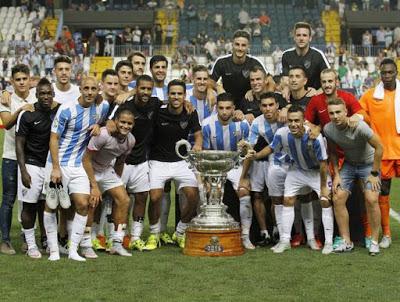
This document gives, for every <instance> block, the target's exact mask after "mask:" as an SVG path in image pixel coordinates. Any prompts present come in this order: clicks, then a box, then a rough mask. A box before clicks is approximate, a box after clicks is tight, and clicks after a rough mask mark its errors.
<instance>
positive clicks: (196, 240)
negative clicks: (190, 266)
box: [183, 228, 244, 257]
mask: <svg viewBox="0 0 400 302" xmlns="http://www.w3.org/2000/svg"><path fill="white" fill-rule="evenodd" d="M183 253H184V254H185V255H189V256H203V257H204V256H206V257H224V256H240V255H243V254H244V248H243V246H242V240H241V238H240V229H234V230H217V229H216V230H198V229H191V228H188V229H187V230H186V241H185V248H184V249H183Z"/></svg>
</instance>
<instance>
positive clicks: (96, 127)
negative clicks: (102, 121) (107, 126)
mask: <svg viewBox="0 0 400 302" xmlns="http://www.w3.org/2000/svg"><path fill="white" fill-rule="evenodd" d="M89 131H90V135H91V136H98V135H100V125H98V124H94V125H92V126H90V127H89Z"/></svg>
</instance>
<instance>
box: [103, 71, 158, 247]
mask: <svg viewBox="0 0 400 302" xmlns="http://www.w3.org/2000/svg"><path fill="white" fill-rule="evenodd" d="M153 86H154V82H153V79H152V78H151V77H150V76H148V75H141V76H140V77H138V78H137V81H136V90H137V92H136V94H135V97H134V99H132V100H128V101H126V102H125V103H124V104H123V105H121V107H120V108H124V109H127V110H129V111H130V112H132V114H133V115H134V116H135V127H133V129H132V134H133V136H134V137H135V140H136V143H135V146H134V147H133V149H132V151H131V153H130V154H129V155H128V156H127V157H126V159H125V166H124V171H123V173H122V177H121V178H122V181H123V183H124V184H125V185H126V189H127V191H128V193H129V194H131V195H132V194H133V196H134V199H135V203H134V207H133V212H132V220H133V222H132V225H131V230H130V237H131V238H130V244H129V247H130V248H131V249H137V250H139V251H142V250H143V248H144V246H145V243H144V241H143V240H142V239H141V236H142V233H143V228H144V216H145V210H146V200H147V196H148V192H149V190H150V183H149V164H148V153H149V145H150V139H151V137H152V132H153V119H154V117H155V115H156V112H157V110H158V109H159V107H160V106H161V104H162V102H161V101H160V100H159V99H158V98H156V97H151V92H152V90H153ZM117 108H118V107H116V108H115V109H114V110H117ZM111 117H112V115H111ZM109 123H114V122H113V121H108V122H107V124H109Z"/></svg>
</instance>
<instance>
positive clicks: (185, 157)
mask: <svg viewBox="0 0 400 302" xmlns="http://www.w3.org/2000/svg"><path fill="white" fill-rule="evenodd" d="M182 145H185V146H186V151H187V152H189V151H190V149H192V146H191V145H190V143H189V142H188V141H187V140H185V139H181V140H180V141H177V142H176V144H175V152H176V154H177V155H178V156H179V157H180V158H182V159H184V160H187V159H188V158H189V154H187V155H186V156H184V155H182V154H181V153H180V152H179V148H180V147H181V146H182Z"/></svg>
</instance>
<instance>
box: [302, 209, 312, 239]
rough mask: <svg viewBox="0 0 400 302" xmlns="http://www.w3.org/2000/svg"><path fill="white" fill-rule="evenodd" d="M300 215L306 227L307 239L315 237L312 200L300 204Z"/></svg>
mask: <svg viewBox="0 0 400 302" xmlns="http://www.w3.org/2000/svg"><path fill="white" fill-rule="evenodd" d="M301 217H302V218H303V222H304V226H305V229H306V234H307V240H311V239H315V234H314V211H313V206H312V202H306V203H302V204H301Z"/></svg>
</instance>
